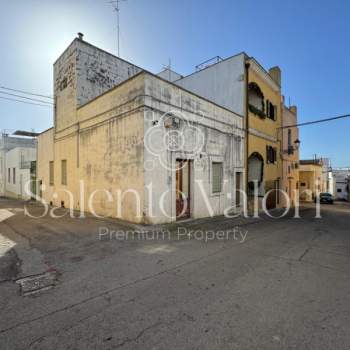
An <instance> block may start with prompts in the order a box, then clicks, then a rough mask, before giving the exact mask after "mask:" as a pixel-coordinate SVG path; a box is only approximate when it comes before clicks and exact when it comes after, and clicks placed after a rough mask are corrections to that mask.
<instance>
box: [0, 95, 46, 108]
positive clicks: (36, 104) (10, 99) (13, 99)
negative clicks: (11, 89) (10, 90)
mask: <svg viewBox="0 0 350 350" xmlns="http://www.w3.org/2000/svg"><path fill="white" fill-rule="evenodd" d="M0 98H2V99H4V100H9V101H16V102H22V103H26V104H28V105H35V106H43V107H50V108H51V107H52V106H50V105H48V104H46V105H43V104H40V103H34V102H27V101H22V100H17V99H15V98H9V97H3V96H0Z"/></svg>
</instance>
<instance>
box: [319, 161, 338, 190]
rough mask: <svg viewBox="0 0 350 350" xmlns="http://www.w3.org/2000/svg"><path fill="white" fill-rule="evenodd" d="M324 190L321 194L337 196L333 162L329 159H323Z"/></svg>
mask: <svg viewBox="0 0 350 350" xmlns="http://www.w3.org/2000/svg"><path fill="white" fill-rule="evenodd" d="M322 164H323V168H322V186H323V187H322V189H321V192H328V193H330V194H332V195H333V196H335V191H336V181H335V176H334V174H333V170H332V166H331V161H330V159H328V158H322Z"/></svg>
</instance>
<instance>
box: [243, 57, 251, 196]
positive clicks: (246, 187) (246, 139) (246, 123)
mask: <svg viewBox="0 0 350 350" xmlns="http://www.w3.org/2000/svg"><path fill="white" fill-rule="evenodd" d="M244 67H245V145H246V146H245V149H246V151H245V154H246V156H245V163H246V166H245V168H246V177H245V191H246V195H247V196H248V157H249V137H248V136H249V99H248V84H249V67H250V63H249V62H247V61H246V62H245V65H244Z"/></svg>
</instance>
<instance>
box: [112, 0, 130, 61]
mask: <svg viewBox="0 0 350 350" xmlns="http://www.w3.org/2000/svg"><path fill="white" fill-rule="evenodd" d="M121 1H127V0H114V1H108V3H109V4H111V5H112V7H113V10H114V11H115V12H116V14H117V45H118V46H117V47H118V57H120V45H119V41H120V38H119V37H120V25H119V12H120V9H119V3H120V2H121Z"/></svg>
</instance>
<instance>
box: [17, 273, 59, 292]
mask: <svg viewBox="0 0 350 350" xmlns="http://www.w3.org/2000/svg"><path fill="white" fill-rule="evenodd" d="M56 282H57V272H56V271H49V272H45V273H43V274H40V275H35V276H29V277H24V278H20V279H18V280H17V281H16V283H18V284H19V286H20V289H21V294H22V295H23V296H27V295H33V294H36V293H40V292H43V291H45V290H48V289H50V288H52V287H54V286H55V285H56Z"/></svg>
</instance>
